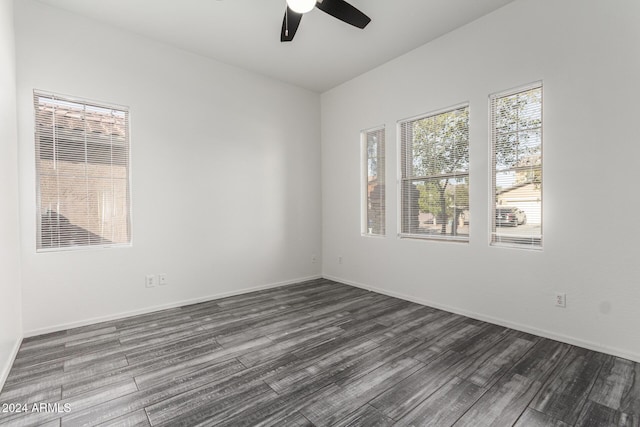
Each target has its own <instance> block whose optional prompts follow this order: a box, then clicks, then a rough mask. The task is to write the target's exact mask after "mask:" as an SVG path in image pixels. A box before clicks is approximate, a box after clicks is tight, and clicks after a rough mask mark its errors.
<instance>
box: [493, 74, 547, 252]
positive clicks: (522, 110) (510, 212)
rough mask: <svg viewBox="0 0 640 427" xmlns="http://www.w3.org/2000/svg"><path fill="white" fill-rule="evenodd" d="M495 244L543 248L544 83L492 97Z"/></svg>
mask: <svg viewBox="0 0 640 427" xmlns="http://www.w3.org/2000/svg"><path fill="white" fill-rule="evenodd" d="M490 102H491V162H492V192H491V194H492V200H491V201H490V204H491V209H492V215H491V219H492V226H491V243H492V244H497V245H509V246H518V247H528V248H541V247H542V85H541V84H540V83H537V84H535V85H532V86H528V87H524V88H520V89H517V90H515V91H510V92H506V93H501V94H497V95H493V96H491V98H490Z"/></svg>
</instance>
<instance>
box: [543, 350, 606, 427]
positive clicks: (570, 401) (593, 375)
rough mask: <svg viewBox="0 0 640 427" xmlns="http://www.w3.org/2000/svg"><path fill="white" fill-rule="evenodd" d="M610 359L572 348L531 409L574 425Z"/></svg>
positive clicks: (603, 355)
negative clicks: (603, 366)
mask: <svg viewBox="0 0 640 427" xmlns="http://www.w3.org/2000/svg"><path fill="white" fill-rule="evenodd" d="M611 357H612V356H607V355H605V354H602V353H596V352H593V351H590V350H586V349H582V348H578V347H573V348H571V350H570V351H569V353H568V354H567V356H566V357H565V358H564V360H563V361H562V364H561V366H560V367H559V369H558V370H557V371H556V372H555V373H554V375H553V377H552V378H550V380H549V381H548V382H547V383H546V384H545V386H544V387H543V389H542V390H541V391H540V393H539V395H538V396H537V397H536V399H535V401H533V402H532V403H531V407H532V408H533V409H535V410H537V411H539V412H542V413H545V414H547V415H549V416H550V417H552V418H554V419H556V420H560V421H564V422H565V423H567V424H569V425H573V424H575V423H576V422H577V420H578V417H579V416H580V411H581V410H582V407H583V406H584V404H585V403H586V401H587V398H588V396H589V393H590V392H591V388H592V386H593V384H594V383H595V381H596V379H597V377H598V374H599V372H600V369H601V368H602V365H603V364H604V363H605V361H606V360H607V359H608V358H611Z"/></svg>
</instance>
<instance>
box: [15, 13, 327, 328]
mask: <svg viewBox="0 0 640 427" xmlns="http://www.w3.org/2000/svg"><path fill="white" fill-rule="evenodd" d="M15 7H16V51H17V71H18V82H17V96H18V113H19V114H18V117H19V124H18V126H19V131H20V148H19V150H20V151H19V156H20V160H19V165H20V207H21V215H22V218H24V219H25V220H24V221H23V222H22V228H21V231H22V267H23V268H22V270H23V287H24V329H25V333H26V334H28V335H31V334H34V333H38V332H45V331H49V330H55V329H60V328H63V327H67V326H71V325H75V324H83V323H87V322H90V321H94V320H97V319H103V318H110V317H115V316H119V315H122V314H123V313H129V314H130V313H135V312H141V311H146V310H151V309H152V308H157V307H160V306H171V305H178V304H180V303H181V302H184V301H194V300H200V299H206V298H210V297H214V296H219V295H223V294H228V293H236V292H242V291H247V290H249V289H251V288H255V287H262V286H268V285H272V284H277V283H288V282H293V281H297V280H301V279H304V278H309V277H318V276H319V274H320V265H321V264H320V263H316V264H312V263H311V256H312V255H313V254H315V255H317V256H318V257H320V255H321V233H320V227H321V206H320V165H319V161H318V159H319V156H320V148H319V146H320V144H319V141H320V125H319V119H320V100H319V95H317V94H315V93H312V92H309V91H306V90H302V89H299V88H296V87H293V86H289V85H286V84H283V83H280V82H277V81H274V80H270V79H267V78H264V77H261V76H258V75H255V74H252V73H249V72H246V71H243V70H240V69H237V68H233V67H230V66H227V65H224V64H221V63H219V62H215V61H211V60H208V59H205V58H202V57H199V56H195V55H193V54H189V53H186V52H183V51H180V50H177V49H175V48H172V47H169V46H166V45H163V44H159V43H156V42H153V41H150V40H148V39H145V38H142V37H139V36H136V35H133V34H129V33H125V32H123V31H120V30H117V29H114V28H110V27H106V26H103V25H101V24H98V23H96V22H92V21H89V20H86V19H84V18H81V17H79V16H76V15H72V14H69V13H67V12H63V11H60V10H57V9H54V8H50V7H48V6H44V5H42V4H40V3H37V2H34V1H31V0H21V1H20V2H17V4H16V6H15ZM34 88H35V89H41V90H48V91H53V92H57V93H62V94H68V95H74V96H79V97H83V98H89V99H95V100H100V101H105V102H109V103H117V104H122V105H127V106H129V107H130V111H131V135H132V136H131V140H132V199H133V247H131V248H126V249H106V250H84V251H74V252H56V253H39V254H38V253H36V251H35V241H36V236H35V217H36V207H35V200H36V194H35V169H34V147H33V146H34V142H33V106H32V91H33V89H34ZM146 273H156V274H157V273H167V274H168V278H169V286H167V287H161V288H160V287H159V288H152V289H146V288H145V287H144V276H145V274H146Z"/></svg>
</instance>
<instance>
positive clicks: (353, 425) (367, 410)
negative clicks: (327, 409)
mask: <svg viewBox="0 0 640 427" xmlns="http://www.w3.org/2000/svg"><path fill="white" fill-rule="evenodd" d="M394 424H395V421H394V420H392V419H391V418H389V417H387V416H385V415H384V414H383V413H382V412H380V411H378V410H377V409H376V408H374V407H373V406H370V405H363V406H361V407H360V408H359V409H358V410H357V411H355V412H352V413H351V414H349V415H347V416H346V417H344V418H343V419H341V420H340V421H338V422H337V423H335V424H333V425H334V427H391V426H393V425H394ZM311 425H312V424H311Z"/></svg>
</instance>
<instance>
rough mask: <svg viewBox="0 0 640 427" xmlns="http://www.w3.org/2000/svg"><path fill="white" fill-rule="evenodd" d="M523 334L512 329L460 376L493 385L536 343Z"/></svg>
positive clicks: (476, 382) (471, 380)
mask: <svg viewBox="0 0 640 427" xmlns="http://www.w3.org/2000/svg"><path fill="white" fill-rule="evenodd" d="M521 336H522V333H520V332H516V331H510V332H509V333H508V335H507V336H505V338H504V339H503V340H501V341H499V342H498V343H496V344H495V345H493V346H491V347H490V348H489V349H488V350H487V351H486V352H484V353H482V354H481V355H478V357H477V358H476V359H475V360H474V361H473V363H472V364H471V365H469V366H468V367H467V368H465V370H464V371H463V372H460V373H459V374H458V376H459V377H460V378H464V379H466V380H468V381H470V382H472V383H474V384H476V385H477V386H479V387H485V388H489V387H491V386H492V385H493V384H494V383H495V382H496V381H498V379H500V378H501V377H502V376H503V375H504V374H505V372H506V371H508V370H509V369H510V368H511V367H512V366H513V365H514V364H515V363H516V362H517V361H518V360H520V359H521V358H522V356H524V354H525V353H526V352H527V351H529V350H530V349H531V348H532V347H533V345H534V344H535V341H530V340H528V339H523V338H520V337H521Z"/></svg>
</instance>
